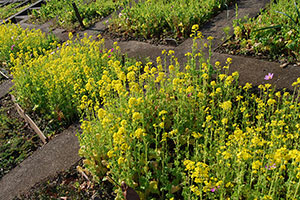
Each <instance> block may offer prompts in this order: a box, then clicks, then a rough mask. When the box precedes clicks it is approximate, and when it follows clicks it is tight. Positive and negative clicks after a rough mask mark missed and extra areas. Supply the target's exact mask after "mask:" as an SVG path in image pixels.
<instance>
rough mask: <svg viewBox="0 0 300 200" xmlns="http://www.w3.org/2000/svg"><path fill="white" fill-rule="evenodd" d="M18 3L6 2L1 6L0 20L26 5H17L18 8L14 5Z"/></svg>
mask: <svg viewBox="0 0 300 200" xmlns="http://www.w3.org/2000/svg"><path fill="white" fill-rule="evenodd" d="M19 4H20V3H11V4H8V5H7V6H4V7H1V8H0V20H5V19H6V18H8V17H10V16H12V15H14V14H16V13H17V12H19V11H21V10H23V9H24V8H26V7H27V6H28V5H25V6H22V7H19V8H15V7H16V6H18V5H19Z"/></svg>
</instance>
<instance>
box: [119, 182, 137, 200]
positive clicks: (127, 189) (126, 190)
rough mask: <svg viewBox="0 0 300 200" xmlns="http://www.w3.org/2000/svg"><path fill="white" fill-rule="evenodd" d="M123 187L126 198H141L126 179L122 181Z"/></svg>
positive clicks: (129, 199) (132, 199)
mask: <svg viewBox="0 0 300 200" xmlns="http://www.w3.org/2000/svg"><path fill="white" fill-rule="evenodd" d="M121 189H122V191H123V195H124V197H125V200H140V197H139V195H138V194H137V192H136V191H135V190H134V189H132V188H131V187H129V186H128V185H126V183H125V182H124V181H122V183H121Z"/></svg>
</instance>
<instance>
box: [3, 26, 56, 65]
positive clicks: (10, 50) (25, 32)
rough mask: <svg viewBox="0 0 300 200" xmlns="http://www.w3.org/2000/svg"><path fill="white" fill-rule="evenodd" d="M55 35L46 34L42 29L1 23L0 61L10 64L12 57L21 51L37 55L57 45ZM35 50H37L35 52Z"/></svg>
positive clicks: (33, 55)
mask: <svg viewBox="0 0 300 200" xmlns="http://www.w3.org/2000/svg"><path fill="white" fill-rule="evenodd" d="M56 41H57V40H56V38H55V37H54V36H53V35H48V36H46V34H45V33H42V32H41V30H35V29H32V30H29V29H23V28H21V26H20V25H15V24H4V25H0V63H1V64H3V63H6V64H5V66H10V59H14V58H16V57H17V56H18V55H19V54H20V53H21V54H25V53H27V54H28V55H31V56H32V57H35V56H37V55H39V54H43V53H44V52H45V51H46V50H48V49H50V48H53V46H55V45H56V43H57V42H56ZM33 52H35V53H34V54H33Z"/></svg>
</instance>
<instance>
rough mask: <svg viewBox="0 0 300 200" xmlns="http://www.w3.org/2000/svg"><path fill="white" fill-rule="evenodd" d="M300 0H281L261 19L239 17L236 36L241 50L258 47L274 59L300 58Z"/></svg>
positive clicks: (263, 14) (272, 4)
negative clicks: (299, 5)
mask: <svg viewBox="0 0 300 200" xmlns="http://www.w3.org/2000/svg"><path fill="white" fill-rule="evenodd" d="M299 3H300V1H299V0H296V1H289V0H281V1H277V2H276V3H275V2H271V4H270V5H269V7H268V8H267V9H266V10H264V11H263V12H262V13H261V15H259V16H258V17H257V18H251V19H246V20H238V21H237V22H236V23H235V26H234V29H235V30H236V32H235V36H236V38H235V39H236V40H237V41H238V43H239V45H241V49H242V50H241V51H243V49H250V50H254V51H255V52H256V54H258V53H263V54H264V55H268V57H269V58H272V59H280V58H281V57H287V58H288V60H289V61H298V60H299V59H300V54H299V52H300V45H299V42H300V39H299V38H300V26H299V22H300V14H299V9H298V6H297V4H299Z"/></svg>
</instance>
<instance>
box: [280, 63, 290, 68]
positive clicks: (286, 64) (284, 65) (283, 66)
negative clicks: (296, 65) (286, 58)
mask: <svg viewBox="0 0 300 200" xmlns="http://www.w3.org/2000/svg"><path fill="white" fill-rule="evenodd" d="M288 65H289V63H283V64H282V65H280V67H281V68H285V67H287V66H288Z"/></svg>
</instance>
